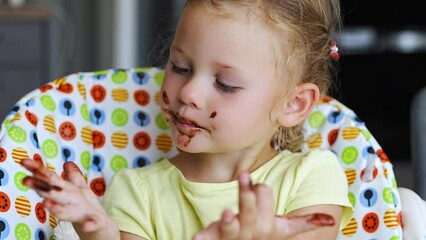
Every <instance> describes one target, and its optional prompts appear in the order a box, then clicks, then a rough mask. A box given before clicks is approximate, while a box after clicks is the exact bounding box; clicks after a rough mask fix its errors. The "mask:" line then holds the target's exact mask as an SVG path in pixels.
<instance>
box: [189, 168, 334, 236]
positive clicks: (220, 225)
mask: <svg viewBox="0 0 426 240" xmlns="http://www.w3.org/2000/svg"><path fill="white" fill-rule="evenodd" d="M238 181H239V186H240V191H239V199H240V200H239V211H240V212H239V214H234V213H233V212H232V211H231V210H225V211H224V212H223V213H222V217H221V219H220V220H219V221H217V222H214V223H212V224H210V225H209V226H208V227H207V228H205V229H203V230H201V231H199V232H198V233H197V234H195V235H194V237H193V240H228V239H244V240H249V239H255V240H261V239H268V240H269V239H289V238H290V237H292V236H294V235H296V234H298V233H302V232H307V231H311V230H314V229H317V228H319V227H322V226H333V225H334V224H335V222H334V219H333V217H331V216H330V215H326V214H309V215H305V216H291V217H284V216H275V214H274V200H273V195H272V191H271V189H270V188H269V187H267V186H265V185H262V184H256V185H254V186H253V185H252V184H251V181H250V176H249V174H248V173H241V174H240V176H239V179H238Z"/></svg>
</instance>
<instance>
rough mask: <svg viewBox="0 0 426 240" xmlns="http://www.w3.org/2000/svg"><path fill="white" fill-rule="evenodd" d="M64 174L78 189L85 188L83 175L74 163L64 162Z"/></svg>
mask: <svg viewBox="0 0 426 240" xmlns="http://www.w3.org/2000/svg"><path fill="white" fill-rule="evenodd" d="M64 172H65V177H66V179H67V180H68V181H70V182H71V183H72V184H74V185H75V186H77V187H78V188H83V187H86V186H87V184H86V180H85V179H84V177H83V173H82V172H81V170H80V168H78V166H77V165H76V164H75V163H74V162H65V163H64Z"/></svg>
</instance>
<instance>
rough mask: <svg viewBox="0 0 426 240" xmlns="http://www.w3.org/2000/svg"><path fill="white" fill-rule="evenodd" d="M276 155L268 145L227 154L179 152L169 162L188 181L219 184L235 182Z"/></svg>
mask: <svg viewBox="0 0 426 240" xmlns="http://www.w3.org/2000/svg"><path fill="white" fill-rule="evenodd" d="M276 154H277V153H276V151H275V150H274V149H273V148H272V147H271V146H270V144H269V143H268V144H265V145H264V146H261V147H258V148H250V149H245V150H240V151H236V152H227V153H186V152H181V153H179V154H178V155H177V156H175V157H173V158H172V159H170V162H171V163H172V164H173V165H175V166H176V168H178V169H179V170H180V171H181V172H182V174H183V175H184V177H185V178H186V179H187V180H188V181H193V182H211V183H215V182H216V183H219V182H229V181H233V180H236V179H237V177H238V174H239V173H240V172H242V171H248V172H253V171H254V170H256V169H258V168H259V167H260V166H262V165H263V164H265V163H266V162H268V161H269V160H270V159H272V158H273V157H274V156H275V155H276Z"/></svg>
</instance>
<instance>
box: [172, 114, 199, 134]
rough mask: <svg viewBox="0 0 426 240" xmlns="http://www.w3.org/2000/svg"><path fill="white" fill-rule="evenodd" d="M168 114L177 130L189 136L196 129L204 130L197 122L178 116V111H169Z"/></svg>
mask: <svg viewBox="0 0 426 240" xmlns="http://www.w3.org/2000/svg"><path fill="white" fill-rule="evenodd" d="M169 114H170V115H171V116H172V120H173V123H174V124H175V125H176V127H177V130H178V131H179V132H180V133H181V134H184V135H187V136H189V137H193V136H194V135H195V133H196V132H197V131H202V130H206V129H205V128H203V127H202V126H200V125H199V124H198V123H197V122H195V121H193V120H191V119H188V118H185V117H182V116H179V114H178V113H176V112H173V111H170V110H169Z"/></svg>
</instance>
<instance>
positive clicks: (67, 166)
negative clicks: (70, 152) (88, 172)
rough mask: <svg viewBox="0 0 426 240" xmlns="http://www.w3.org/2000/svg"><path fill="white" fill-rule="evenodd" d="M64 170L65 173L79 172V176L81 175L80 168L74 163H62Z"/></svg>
mask: <svg viewBox="0 0 426 240" xmlns="http://www.w3.org/2000/svg"><path fill="white" fill-rule="evenodd" d="M64 170H65V172H67V173H69V172H79V173H80V174H81V175H83V173H82V172H81V170H80V168H79V167H78V166H77V165H76V164H75V163H74V162H65V163H64Z"/></svg>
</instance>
